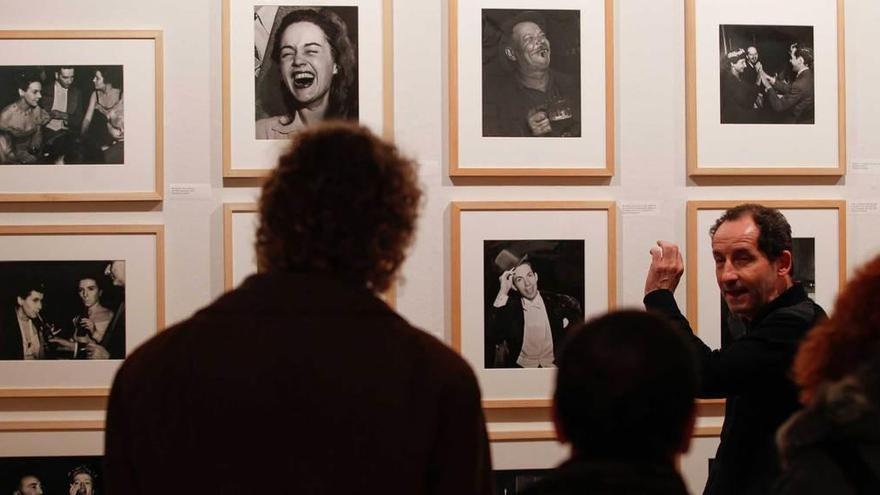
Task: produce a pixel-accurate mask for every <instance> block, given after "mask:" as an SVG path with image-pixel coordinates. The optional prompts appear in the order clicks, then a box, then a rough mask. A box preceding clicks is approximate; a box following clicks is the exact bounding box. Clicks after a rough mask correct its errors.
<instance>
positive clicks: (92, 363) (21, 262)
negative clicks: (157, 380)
mask: <svg viewBox="0 0 880 495" xmlns="http://www.w3.org/2000/svg"><path fill="white" fill-rule="evenodd" d="M0 239H2V242H0V265H2V268H3V270H4V271H5V272H6V273H8V274H9V273H14V274H16V276H15V277H13V278H15V280H10V284H9V287H8V288H7V290H6V291H5V293H4V295H3V307H2V311H3V312H4V315H8V314H12V315H13V316H14V315H16V312H17V310H18V309H19V308H21V311H22V312H23V314H26V315H27V316H28V317H29V319H30V320H31V321H33V322H36V323H34V324H33V328H35V329H36V331H37V332H39V341H40V346H39V347H40V348H41V350H39V351H38V352H35V353H33V355H34V357H35V358H36V359H33V360H30V359H27V358H26V357H27V356H28V353H26V352H24V351H23V352H22V353H21V356H18V355H16V356H12V355H10V356H5V355H4V356H5V357H4V359H3V360H0V398H4V397H6V398H8V397H14V398H64V397H67V398H75V397H80V398H82V397H86V398H89V397H91V398H101V397H106V396H107V395H108V393H109V387H110V384H111V381H112V379H113V376H114V374H115V373H116V370H117V369H118V368H119V366H120V365H121V363H122V359H121V358H122V357H123V356H127V355H128V354H129V353H130V352H131V351H133V350H134V349H135V348H136V347H138V346H139V345H140V344H142V343H143V342H145V341H146V340H148V339H149V338H150V337H152V336H154V335H155V334H156V333H157V332H159V331H160V330H161V329H163V328H164V326H165V279H164V277H165V267H164V227H163V226H161V225H141V224H136V225H135V224H132V225H6V226H0ZM85 265H89V267H88V268H89V269H88V270H85V269H83V270H80V268H81V267H85ZM92 265H94V266H92ZM105 265H106V266H105ZM67 268H70V269H67ZM83 280H93V281H94V282H95V283H94V285H95V290H94V291H93V292H95V293H96V294H97V299H98V302H99V303H100V302H101V298H102V297H105V296H107V295H108V294H116V295H117V297H116V298H115V299H109V296H108V297H107V301H105V302H106V303H107V304H108V306H111V307H109V308H107V309H108V310H109V316H110V320H109V322H108V325H107V327H106V328H104V333H103V335H104V337H107V339H109V336H110V335H111V333H113V332H115V333H117V334H118V333H120V330H121V333H122V335H124V340H123V346H124V349H122V350H121V351H120V356H119V357H117V356H115V355H114V354H113V350H110V349H111V347H109V346H110V345H111V344H105V340H104V339H102V338H101V337H100V336H99V335H97V333H93V334H92V335H89V336H88V337H89V342H91V341H92V340H94V341H95V342H96V343H98V344H105V345H107V346H108V347H107V349H108V350H110V351H109V354H108V355H106V356H105V355H92V354H90V353H88V352H86V353H83V356H82V357H83V360H80V359H79V356H78V355H77V354H76V352H77V351H76V350H74V351H73V352H74V354H73V355H72V356H71V355H68V354H69V352H68V351H69V349H67V348H66V347H67V346H62V345H60V344H59V342H55V341H53V340H52V339H55V338H57V339H62V340H66V341H69V342H70V343H71V345H72V343H73V342H74V341H77V342H79V340H80V339H79V338H75V337H76V336H77V335H78V334H75V335H73V336H68V335H67V334H68V333H71V332H76V320H77V316H76V315H77V314H85V313H79V311H80V310H71V307H72V306H71V303H70V300H71V299H73V300H76V299H77V297H79V298H81V299H82V300H81V301H80V305H81V306H82V305H87V301H86V299H84V296H83V295H82V290H81V287H82V282H83ZM77 281H78V282H79V285H77ZM68 282H69V283H68ZM33 287H38V289H34V288H33ZM25 290H27V291H28V295H27V296H25V297H24V298H22V297H21V296H20V295H18V293H19V292H21V293H23V292H24V291H25ZM78 290H79V292H80V294H79V295H77V291H78ZM111 290H112V291H113V292H111ZM32 296H33V297H32ZM36 298H39V304H37V299H36ZM31 299H33V301H31ZM114 301H115V304H113V302H114ZM28 304H30V306H28ZM53 305H54V309H53ZM29 311H30V312H29ZM34 312H35V313H36V314H35V315H32V314H30V313H34ZM69 313H70V314H69ZM72 313H75V314H72ZM89 315H91V313H89ZM71 316H73V319H71V318H70V317H71ZM114 316H118V318H115V319H113V317H114ZM89 317H90V318H91V316H89ZM6 320H7V318H6V316H4V319H3V321H4V322H5V321H6ZM95 321H96V323H95V327H96V328H101V325H100V322H98V321H97V320H95ZM3 325H4V328H2V329H0V330H2V331H3V332H4V338H6V337H7V336H9V335H14V334H16V333H17V332H18V331H19V330H20V329H19V328H14V329H13V328H6V327H7V326H9V325H7V324H5V323H4V324H3ZM19 326H20V325H19ZM47 328H48V329H49V330H50V331H52V335H49V334H48V333H46V329H47ZM10 331H12V332H14V333H12V334H10V333H9V332H10ZM17 341H19V342H21V343H22V344H21V345H24V342H25V339H24V338H19V339H17ZM28 348H30V347H28Z"/></svg>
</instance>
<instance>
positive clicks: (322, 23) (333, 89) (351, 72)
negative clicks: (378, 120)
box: [272, 8, 357, 119]
mask: <svg viewBox="0 0 880 495" xmlns="http://www.w3.org/2000/svg"><path fill="white" fill-rule="evenodd" d="M297 22H310V23H312V24H314V25H316V26H318V27H319V28H320V29H321V31H323V32H324V36H325V37H326V38H327V42H328V43H329V44H330V51H331V53H332V55H333V62H335V63H336V67H337V73H336V74H335V75H334V76H333V80H332V81H331V83H330V91H329V93H330V97H329V102H328V104H327V111H326V112H325V114H324V115H325V118H327V119H330V118H356V117H357V114H353V112H354V111H356V110H357V85H356V82H357V57H356V55H355V54H356V50H355V47H354V44H353V43H352V42H351V39H350V38H349V36H348V27H347V26H346V25H345V21H343V20H342V18H341V17H339V16H338V15H337V14H336V13H335V12H333V11H331V10H328V9H310V8H309V9H297V10H294V11H292V12H290V13H289V14H287V15H286V16H284V18H283V19H281V22H280V23H279V24H278V29H277V30H276V31H275V33H276V34H275V42H274V43H273V44H272V61H274V62H275V67H276V68H277V69H278V70H279V71H281V70H282V69H281V41H282V38H283V37H284V31H285V30H286V29H287V28H288V27H290V25H291V24H294V23H297ZM279 81H280V84H281V94H282V95H283V100H284V105H285V106H286V107H287V110H288V111H289V112H290V113H291V114H293V113H294V112H295V111H296V110H297V109H299V108H300V106H302V104H301V103H300V102H298V101H297V100H296V98H294V97H293V95H292V94H291V92H290V90H289V89H288V88H287V86H286V85H285V83H284V77H280V78H279Z"/></svg>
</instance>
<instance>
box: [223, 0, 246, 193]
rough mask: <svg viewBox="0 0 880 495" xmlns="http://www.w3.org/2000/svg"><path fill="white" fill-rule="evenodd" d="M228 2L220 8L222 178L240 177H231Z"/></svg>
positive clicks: (226, 0) (225, 0)
mask: <svg viewBox="0 0 880 495" xmlns="http://www.w3.org/2000/svg"><path fill="white" fill-rule="evenodd" d="M229 2H230V0H223V2H222V4H221V7H220V11H221V13H220V17H221V21H220V26H221V27H220V38H221V39H220V46H221V48H220V56H221V57H222V58H223V59H222V60H221V63H222V66H221V67H222V68H221V71H222V75H221V81H222V82H221V96H220V97H221V98H222V99H223V101H222V102H221V106H222V109H221V111H222V112H223V117H222V123H221V127H222V131H221V135H222V141H223V145H222V149H221V152H222V153H223V160H222V161H223V177H241V176H239V175H233V172H235V171H234V170H232V130H231V129H230V126H231V125H232V115H231V112H232V103H231V102H232V100H231V96H232V95H231V90H232V87H231V84H232V81H231V80H230V78H231V76H232V74H231V68H230V67H229V57H230V52H231V49H230V46H229V36H230V27H229Z"/></svg>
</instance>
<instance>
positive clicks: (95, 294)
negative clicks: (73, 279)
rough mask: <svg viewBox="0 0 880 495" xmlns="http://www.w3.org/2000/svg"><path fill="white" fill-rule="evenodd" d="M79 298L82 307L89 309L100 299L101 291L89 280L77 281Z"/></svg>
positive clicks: (92, 280)
mask: <svg viewBox="0 0 880 495" xmlns="http://www.w3.org/2000/svg"><path fill="white" fill-rule="evenodd" d="M79 298H80V299H82V302H83V305H85V307H87V308H91V307H92V306H94V305H95V304H97V303H98V301H99V300H100V299H101V289H99V288H98V282H96V281H95V280H94V279H91V278H84V279H82V280H80V281H79Z"/></svg>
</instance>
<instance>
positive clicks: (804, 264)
mask: <svg viewBox="0 0 880 495" xmlns="http://www.w3.org/2000/svg"><path fill="white" fill-rule="evenodd" d="M744 202H750V203H759V204H762V205H765V206H769V207H773V208H778V209H779V211H780V212H782V214H783V215H785V218H786V219H787V220H788V222H789V224H790V225H791V231H792V241H793V242H792V263H793V271H792V278H793V279H794V281H795V282H797V283H800V284H802V285H803V287H804V289H805V291H806V292H807V295H808V296H809V297H810V298H811V299H813V300H814V301H816V302H817V303H818V304H819V305H820V306H822V307H823V308H831V307H833V303H834V298H835V297H836V295H837V292H838V291H839V290H840V288H841V287H843V284H844V281H845V277H846V203H845V202H844V201H838V200H803V201H797V200H775V201H760V200H749V201H742V200H740V201H723V200H722V201H689V202H688V239H687V270H686V273H687V287H688V291H687V294H688V299H687V315H688V321H689V322H690V323H691V326H692V327H693V328H694V331H696V332H698V333H699V335H700V338H701V339H702V340H703V342H705V343H706V345H708V346H709V347H711V348H713V349H719V348H721V347H722V346H724V345H726V344H728V343H729V342H732V341H733V340H735V339H736V338H737V337H739V336H740V335H742V333H743V331H744V325H743V323H742V322H741V321H739V320H738V319H737V318H736V317H735V316H733V315H732V314H731V313H730V312H729V311H728V310H727V303H726V302H725V301H724V299H723V298H722V296H721V293H720V290H719V289H718V282H717V279H716V275H715V260H714V258H713V256H712V242H711V238H710V237H709V229H710V227H712V225H714V223H715V221H716V220H717V219H718V218H719V217H721V215H723V214H724V211H725V210H727V209H728V208H732V207H734V206H736V205H738V204H741V203H744Z"/></svg>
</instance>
